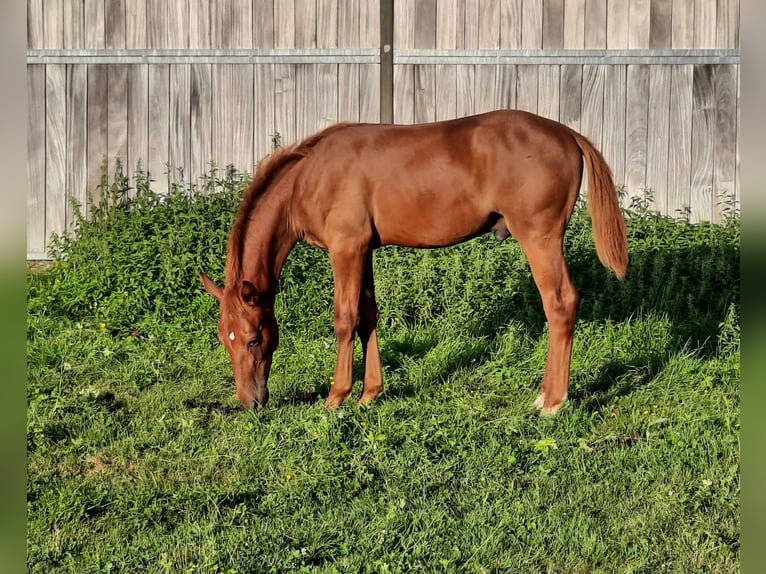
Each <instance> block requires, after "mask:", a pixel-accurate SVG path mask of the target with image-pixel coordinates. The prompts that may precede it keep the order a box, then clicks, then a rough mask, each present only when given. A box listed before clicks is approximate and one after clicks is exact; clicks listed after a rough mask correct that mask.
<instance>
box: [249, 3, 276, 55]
mask: <svg viewBox="0 0 766 574" xmlns="http://www.w3.org/2000/svg"><path fill="white" fill-rule="evenodd" d="M273 47H274V0H258V1H257V2H254V3H253V48H273Z"/></svg>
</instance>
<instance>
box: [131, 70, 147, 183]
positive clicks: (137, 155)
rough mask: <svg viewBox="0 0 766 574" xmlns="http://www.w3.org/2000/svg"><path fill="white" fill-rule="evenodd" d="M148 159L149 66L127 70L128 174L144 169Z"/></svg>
mask: <svg viewBox="0 0 766 574" xmlns="http://www.w3.org/2000/svg"><path fill="white" fill-rule="evenodd" d="M148 157H149V66H148V65H147V64H139V65H136V66H130V67H129V68H128V157H127V158H126V161H127V167H128V172H129V173H130V174H131V175H133V174H135V172H136V169H137V167H138V166H139V164H140V166H141V169H146V161H147V158H148Z"/></svg>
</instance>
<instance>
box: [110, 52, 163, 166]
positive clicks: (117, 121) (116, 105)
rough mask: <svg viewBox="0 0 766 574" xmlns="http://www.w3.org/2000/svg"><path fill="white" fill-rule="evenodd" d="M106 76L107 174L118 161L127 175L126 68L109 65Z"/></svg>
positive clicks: (119, 65) (121, 65)
mask: <svg viewBox="0 0 766 574" xmlns="http://www.w3.org/2000/svg"><path fill="white" fill-rule="evenodd" d="M108 74H109V86H108V88H109V95H108V98H109V99H108V102H107V106H108V110H107V134H106V144H107V158H108V162H109V174H110V175H113V174H114V173H115V171H116V167H117V163H118V161H119V163H120V164H122V166H123V173H127V165H125V164H126V162H127V160H128V137H127V135H128V66H126V65H124V64H113V65H110V66H109V72H108ZM165 156H167V151H166V152H165Z"/></svg>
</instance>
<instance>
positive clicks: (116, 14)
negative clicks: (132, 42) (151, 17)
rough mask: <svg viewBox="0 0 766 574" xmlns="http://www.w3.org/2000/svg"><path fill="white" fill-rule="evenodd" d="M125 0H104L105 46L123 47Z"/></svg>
mask: <svg viewBox="0 0 766 574" xmlns="http://www.w3.org/2000/svg"><path fill="white" fill-rule="evenodd" d="M125 40H126V28H125V0H106V47H107V48H118V49H119V48H125V46H126V41H125Z"/></svg>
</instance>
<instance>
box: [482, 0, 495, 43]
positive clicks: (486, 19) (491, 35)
mask: <svg viewBox="0 0 766 574" xmlns="http://www.w3.org/2000/svg"><path fill="white" fill-rule="evenodd" d="M478 4H479V14H478V21H479V36H478V47H479V49H481V50H497V49H498V48H499V47H500V0H478Z"/></svg>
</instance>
